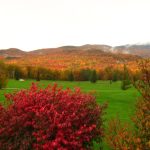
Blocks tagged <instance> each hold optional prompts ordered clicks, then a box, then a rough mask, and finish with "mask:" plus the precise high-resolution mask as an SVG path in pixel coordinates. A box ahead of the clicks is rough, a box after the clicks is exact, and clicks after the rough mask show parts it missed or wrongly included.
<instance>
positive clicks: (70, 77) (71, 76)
mask: <svg viewBox="0 0 150 150" xmlns="http://www.w3.org/2000/svg"><path fill="white" fill-rule="evenodd" d="M68 81H74V76H73V72H72V71H70V72H69V74H68Z"/></svg>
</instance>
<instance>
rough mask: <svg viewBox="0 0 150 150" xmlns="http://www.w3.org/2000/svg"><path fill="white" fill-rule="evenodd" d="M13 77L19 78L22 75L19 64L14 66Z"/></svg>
mask: <svg viewBox="0 0 150 150" xmlns="http://www.w3.org/2000/svg"><path fill="white" fill-rule="evenodd" d="M14 77H15V79H16V80H19V79H20V78H21V77H22V70H21V68H20V67H19V66H15V73H14Z"/></svg>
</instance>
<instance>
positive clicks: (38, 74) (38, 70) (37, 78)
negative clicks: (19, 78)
mask: <svg viewBox="0 0 150 150" xmlns="http://www.w3.org/2000/svg"><path fill="white" fill-rule="evenodd" d="M36 81H40V69H39V68H38V69H37V75H36Z"/></svg>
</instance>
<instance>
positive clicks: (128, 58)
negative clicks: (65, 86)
mask: <svg viewBox="0 0 150 150" xmlns="http://www.w3.org/2000/svg"><path fill="white" fill-rule="evenodd" d="M104 48H105V51H104V50H103V49H104ZM109 48H110V47H109V46H106V45H102V46H98V45H93V46H90V45H84V46H80V47H75V46H74V47H72V46H65V47H59V48H50V49H39V50H35V51H31V52H24V53H21V57H20V58H19V59H15V58H14V59H7V60H6V62H7V63H8V64H19V65H21V66H41V67H46V68H49V69H54V70H66V69H81V68H91V69H97V70H99V69H103V68H105V67H107V66H110V65H112V66H120V65H122V64H124V63H128V62H134V61H136V60H137V59H139V58H140V57H138V56H134V55H129V54H121V53H118V54H117V53H111V52H109V51H108V49H109Z"/></svg>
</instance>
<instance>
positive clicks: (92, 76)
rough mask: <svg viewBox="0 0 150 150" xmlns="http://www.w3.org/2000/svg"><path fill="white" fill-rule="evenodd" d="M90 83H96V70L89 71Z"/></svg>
mask: <svg viewBox="0 0 150 150" xmlns="http://www.w3.org/2000/svg"><path fill="white" fill-rule="evenodd" d="M90 81H91V82H92V83H96V81H97V74H96V70H92V71H91V76H90Z"/></svg>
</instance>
